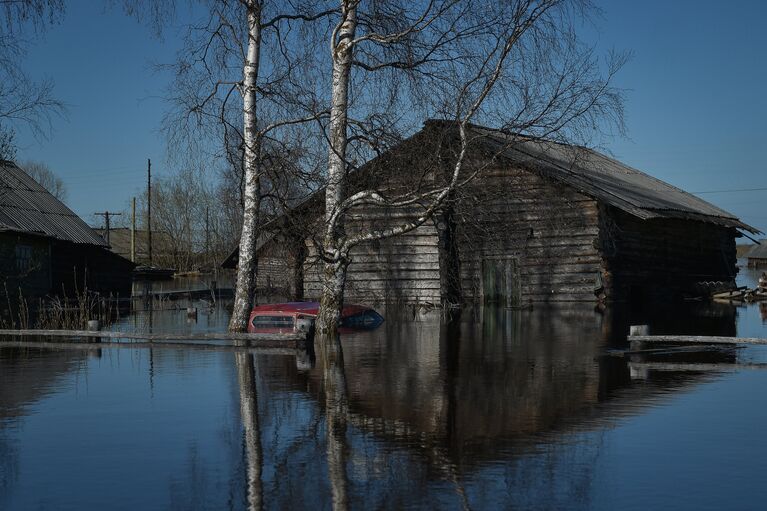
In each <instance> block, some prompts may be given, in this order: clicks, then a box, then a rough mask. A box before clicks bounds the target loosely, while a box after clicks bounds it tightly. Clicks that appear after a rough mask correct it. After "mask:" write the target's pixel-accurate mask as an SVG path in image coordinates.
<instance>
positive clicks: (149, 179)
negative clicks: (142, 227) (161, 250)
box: [146, 158, 152, 266]
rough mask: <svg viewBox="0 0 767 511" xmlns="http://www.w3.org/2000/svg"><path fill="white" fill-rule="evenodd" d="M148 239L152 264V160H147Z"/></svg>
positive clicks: (150, 262)
mask: <svg viewBox="0 0 767 511" xmlns="http://www.w3.org/2000/svg"><path fill="white" fill-rule="evenodd" d="M146 239H147V253H148V255H149V266H152V160H150V159H149V158H147V160H146Z"/></svg>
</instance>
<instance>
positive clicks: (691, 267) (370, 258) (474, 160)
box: [259, 121, 758, 306]
mask: <svg viewBox="0 0 767 511" xmlns="http://www.w3.org/2000/svg"><path fill="white" fill-rule="evenodd" d="M469 137H470V138H471V144H470V146H469V152H468V156H467V159H466V165H465V166H466V170H465V172H466V173H471V172H474V171H477V177H476V178H475V179H474V180H473V181H471V182H470V183H469V184H468V185H466V186H463V187H461V188H460V189H459V190H457V191H456V193H455V194H454V195H453V196H451V197H450V199H449V200H448V201H447V202H446V204H445V206H444V207H443V208H442V209H441V210H440V211H439V213H438V214H437V215H435V216H434V218H433V219H432V220H431V221H429V222H427V223H426V224H424V225H422V226H420V227H419V228H417V229H415V230H414V231H411V232H409V233H407V234H405V235H402V236H399V237H394V238H390V239H384V240H381V241H377V242H373V243H367V244H363V245H359V246H357V247H356V248H355V249H354V250H353V252H352V254H351V259H352V263H351V265H350V266H349V273H348V279H347V288H346V297H347V299H349V300H354V301H386V302H404V303H414V302H418V303H424V302H428V303H434V304H438V303H440V302H450V303H457V302H484V303H489V302H498V303H504V304H507V305H510V306H525V305H527V304H530V303H542V302H543V303H549V302H598V301H599V302H611V301H632V300H633V301H638V302H647V301H653V300H656V299H661V298H674V297H680V296H682V295H684V294H696V293H699V292H701V290H702V288H705V287H707V286H711V285H722V284H724V285H727V284H729V283H732V282H734V279H735V276H736V273H737V267H736V249H735V239H736V238H737V237H739V236H740V233H739V232H738V231H739V230H745V231H749V232H751V233H755V232H758V231H757V230H756V229H754V228H753V227H750V226H748V225H746V224H744V223H742V222H741V221H740V220H738V218H736V217H735V216H734V215H732V214H730V213H728V212H726V211H724V210H722V209H719V208H717V207H716V206H714V205H712V204H709V203H708V202H706V201H704V200H702V199H700V198H698V197H695V196H693V195H691V194H689V193H687V192H685V191H683V190H680V189H678V188H676V187H674V186H671V185H669V184H668V183H665V182H663V181H661V180H658V179H656V178H654V177H652V176H650V175H648V174H645V173H643V172H640V171H639V170H636V169H633V168H631V167H629V166H627V165H624V164H622V163H620V162H619V161H616V160H614V159H612V158H610V157H608V156H605V155H603V154H600V153H598V152H596V151H593V150H591V149H587V148H584V147H577V146H571V145H565V144H559V143H556V142H551V141H542V140H533V139H529V138H525V137H521V136H513V135H510V134H508V133H505V132H502V131H498V130H492V129H489V128H484V127H481V126H471V127H470V129H469ZM457 140H458V132H457V129H456V128H455V127H454V126H453V125H451V124H450V123H448V122H443V121H428V122H427V123H426V125H425V126H424V128H423V129H422V130H421V131H419V132H418V133H416V134H414V135H413V136H411V137H410V138H408V139H406V140H404V141H403V142H401V143H400V144H399V145H397V146H395V147H394V148H392V149H391V150H389V151H387V152H386V153H384V154H382V155H380V156H378V157H376V158H374V159H373V160H371V161H370V162H368V163H367V164H365V165H364V166H362V167H361V168H360V169H358V170H357V171H356V172H355V173H354V175H353V178H352V180H351V184H350V191H353V190H355V189H362V188H366V187H370V186H374V187H376V188H378V189H388V190H392V189H395V188H399V189H401V188H403V187H408V189H411V188H413V187H417V186H420V184H421V183H424V182H426V181H429V180H431V182H432V183H433V182H434V180H437V179H443V178H444V177H441V176H445V174H446V173H449V172H450V169H451V168H452V165H451V162H454V161H455V152H456V144H457ZM320 194H321V192H320ZM320 194H318V195H320ZM418 212H419V210H418V209H417V208H411V209H410V210H402V209H399V210H390V209H384V208H372V207H366V208H358V209H357V210H356V211H354V212H353V215H352V216H353V218H355V220H353V221H352V222H350V224H349V225H347V231H348V232H351V231H354V230H355V229H370V228H381V227H386V226H393V225H398V224H400V223H401V222H402V221H403V220H406V219H408V218H412V215H414V214H417V213H418ZM322 213H323V202H322V200H321V197H319V196H318V197H316V198H315V199H313V200H309V201H307V202H306V203H305V204H303V205H302V206H300V207H299V208H297V210H296V211H293V212H292V213H291V217H292V218H293V219H295V218H297V217H300V216H301V215H303V218H304V219H305V220H306V223H307V224H309V225H313V221H314V220H313V218H314V219H315V220H316V219H317V218H319V217H320V216H321V215H322ZM285 225H287V227H285ZM268 228H271V229H272V230H275V229H276V230H279V232H280V234H279V235H278V236H277V235H276V236H274V237H272V238H270V241H266V242H264V243H262V244H261V245H260V249H259V255H263V264H266V263H267V262H268V261H269V260H270V259H271V258H272V255H271V254H274V253H276V252H278V251H279V250H283V251H284V250H285V247H286V246H295V244H292V245H291V244H290V243H286V242H285V239H286V237H288V238H289V237H290V236H291V235H292V234H293V233H295V232H296V231H295V229H294V227H292V226H291V223H290V222H287V223H282V224H281V223H279V222H271V225H270V226H268ZM311 230H312V229H311V228H310V229H308V231H311ZM309 239H310V237H307V240H306V243H305V244H303V243H301V244H299V245H300V246H301V247H304V246H305V247H306V250H305V251H304V254H296V255H295V256H293V257H290V258H285V257H283V258H282V260H283V261H290V262H291V264H292V262H293V261H298V262H299V263H300V262H301V261H303V263H302V264H292V266H291V267H290V268H288V271H287V272H286V273H285V275H284V281H285V282H286V283H287V282H302V283H303V289H297V290H295V291H296V292H295V295H296V296H297V297H302V298H316V297H317V296H319V294H320V290H321V275H322V268H321V265H320V264H319V263H318V261H317V258H316V257H315V252H314V247H313V244H312V243H310V242H309ZM280 257H281V256H280ZM299 274H300V278H299V276H298V275H299ZM271 278H272V279H274V278H275V276H274V275H273V276H272V277H271ZM300 291H303V293H301V292H300Z"/></svg>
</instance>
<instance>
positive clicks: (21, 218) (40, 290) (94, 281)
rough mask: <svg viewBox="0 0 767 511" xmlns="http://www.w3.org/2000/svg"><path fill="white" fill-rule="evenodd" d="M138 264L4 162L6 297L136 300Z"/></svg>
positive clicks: (1, 270)
mask: <svg viewBox="0 0 767 511" xmlns="http://www.w3.org/2000/svg"><path fill="white" fill-rule="evenodd" d="M133 267H134V265H133V263H131V262H130V261H129V260H127V259H125V258H124V257H120V256H119V255H117V254H114V253H112V252H111V251H110V250H109V246H108V245H107V243H106V242H105V241H104V239H103V238H102V237H101V236H99V235H98V234H97V233H96V232H95V231H94V230H93V229H91V228H90V227H88V225H87V224H86V223H85V222H84V221H83V220H82V219H81V218H80V217H78V216H77V215H76V214H75V213H74V212H73V211H72V210H71V209H69V208H68V207H67V206H65V205H64V204H63V203H62V202H61V201H59V200H58V199H56V198H55V197H54V196H53V195H51V194H50V193H48V191H47V190H46V189H45V188H43V187H42V186H41V185H40V184H39V183H37V182H36V181H35V180H34V179H32V178H31V177H30V176H29V175H27V173H26V172H24V171H23V170H22V169H20V168H19V167H17V166H16V165H15V164H14V163H12V162H9V161H0V286H3V289H2V290H0V292H2V293H5V292H6V291H5V290H6V289H7V290H8V293H11V294H12V295H13V296H18V294H19V291H20V292H21V294H22V295H23V296H24V297H25V298H33V297H38V296H44V295H54V294H63V293H66V294H67V295H68V296H73V295H74V294H75V292H76V291H82V290H83V289H85V288H86V287H87V289H89V290H91V291H96V292H102V293H114V294H119V295H122V296H130V293H131V271H132V270H133Z"/></svg>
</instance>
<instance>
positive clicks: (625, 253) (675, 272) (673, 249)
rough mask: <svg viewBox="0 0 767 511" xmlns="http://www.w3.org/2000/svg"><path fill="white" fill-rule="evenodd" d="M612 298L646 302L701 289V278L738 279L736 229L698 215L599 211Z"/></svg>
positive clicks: (606, 273)
mask: <svg viewBox="0 0 767 511" xmlns="http://www.w3.org/2000/svg"><path fill="white" fill-rule="evenodd" d="M600 213H601V219H600V220H601V221H600V224H601V226H602V236H601V243H600V244H601V246H602V252H603V255H604V261H605V262H604V264H605V268H604V269H605V275H606V278H605V288H606V292H607V294H608V298H609V299H612V300H617V301H626V300H628V301H631V300H634V301H646V300H651V299H668V298H678V297H679V295H681V294H685V293H697V292H700V290H701V286H700V284H701V283H706V282H734V280H735V275H736V274H737V268H736V263H737V255H736V248H735V235H736V233H735V230H734V229H732V228H727V227H720V226H718V225H714V224H710V223H704V222H699V221H694V220H681V219H679V220H677V219H650V220H641V219H639V218H636V217H634V216H631V215H629V214H627V213H624V212H623V211H620V210H618V209H615V208H612V207H603V208H601V210H600Z"/></svg>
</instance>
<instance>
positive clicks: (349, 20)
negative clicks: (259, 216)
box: [317, 0, 357, 339]
mask: <svg viewBox="0 0 767 511" xmlns="http://www.w3.org/2000/svg"><path fill="white" fill-rule="evenodd" d="M341 13H342V19H341V23H340V25H339V26H338V27H337V29H336V31H335V32H334V34H333V36H334V37H333V41H332V45H333V47H332V51H333V55H332V57H333V84H332V87H333V88H332V98H331V107H330V126H329V134H328V135H329V137H328V138H329V142H330V150H329V154H328V184H327V187H326V189H325V220H326V226H327V231H326V233H325V239H324V248H325V256H326V257H327V259H328V260H327V261H326V263H325V271H324V282H323V286H322V296H321V297H320V311H319V315H318V317H317V333H318V334H320V338H321V339H326V338H327V337H334V336H335V335H336V333H337V332H338V323H339V320H340V316H341V307H343V302H344V285H345V283H346V269H347V267H348V260H347V257H346V256H347V254H344V253H342V252H341V239H342V237H343V235H344V226H343V218H342V217H343V215H337V214H336V212H337V210H338V208H339V206H340V205H341V202H342V201H343V199H344V193H345V190H344V184H345V182H346V146H347V143H348V138H347V122H348V121H347V114H348V110H349V81H350V78H351V69H352V60H353V54H354V45H353V43H352V41H353V40H354V33H355V31H356V29H357V2H356V0H342V1H341Z"/></svg>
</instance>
